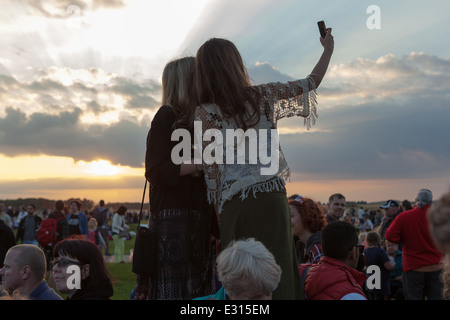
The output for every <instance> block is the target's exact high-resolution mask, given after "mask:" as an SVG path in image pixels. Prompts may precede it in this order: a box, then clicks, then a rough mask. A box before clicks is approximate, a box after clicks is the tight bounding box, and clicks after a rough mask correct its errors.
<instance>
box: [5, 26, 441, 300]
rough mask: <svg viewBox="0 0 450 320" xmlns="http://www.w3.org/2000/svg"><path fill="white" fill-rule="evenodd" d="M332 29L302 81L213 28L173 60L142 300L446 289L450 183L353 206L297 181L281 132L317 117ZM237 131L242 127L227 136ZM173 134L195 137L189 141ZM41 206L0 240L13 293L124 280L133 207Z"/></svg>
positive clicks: (420, 295)
mask: <svg viewBox="0 0 450 320" xmlns="http://www.w3.org/2000/svg"><path fill="white" fill-rule="evenodd" d="M331 31H332V30H331V29H330V28H329V29H327V32H326V35H325V36H324V37H321V38H320V43H321V45H322V46H323V52H322V54H321V55H320V57H319V59H318V61H317V63H316V65H315V66H314V68H313V69H312V71H311V73H310V74H309V75H308V76H307V77H306V78H305V79H300V80H297V81H289V82H285V83H280V82H277V83H267V84H261V85H256V86H253V85H251V83H250V79H249V76H248V73H247V70H246V68H245V66H244V63H243V60H242V57H241V55H240V53H239V51H238V50H237V48H236V46H235V45H234V44H233V43H232V42H231V41H228V40H225V39H218V38H213V39H210V40H208V41H206V42H205V43H204V44H203V45H202V46H201V47H200V48H199V50H198V52H197V55H196V57H184V58H180V59H176V60H173V61H171V62H169V63H168V64H167V65H166V66H165V68H164V71H163V74H162V104H163V105H162V106H161V107H160V108H159V110H158V111H157V113H156V114H155V116H154V118H153V120H152V123H151V126H150V129H149V132H148V136H147V145H146V158H145V177H146V179H147V180H148V182H149V183H150V196H149V199H150V209H151V214H150V216H149V225H148V230H147V231H146V232H148V235H152V237H148V240H146V241H151V243H148V247H149V248H150V247H151V248H153V249H155V252H154V254H153V255H152V256H151V258H150V260H152V261H146V263H148V262H151V263H152V264H153V265H154V266H155V271H154V273H153V274H152V275H151V276H150V277H149V276H148V273H147V272H144V273H143V274H136V276H137V283H136V288H134V290H133V293H132V295H133V297H134V299H151V300H191V299H207V300H210V299H216V300H227V299H229V300H236V299H239V300H259V299H274V300H301V299H307V300H388V299H396V300H400V299H408V300H423V299H429V300H434V299H436V300H438V299H443V298H446V299H447V298H449V294H448V292H449V288H448V285H449V280H448V278H449V277H448V272H449V270H448V265H445V263H444V261H445V260H446V258H445V257H446V256H448V254H449V246H450V230H449V228H450V217H449V214H448V212H449V211H450V209H449V207H450V204H449V196H448V195H446V196H444V197H443V198H442V199H440V201H438V202H437V204H436V205H433V203H432V200H433V199H432V193H431V191H430V190H427V189H421V190H419V192H418V194H417V196H416V199H415V203H414V206H411V207H408V203H407V202H405V203H402V204H401V205H400V204H399V202H398V201H395V200H388V201H386V203H384V204H383V205H381V206H380V207H379V208H377V209H376V210H375V211H371V212H368V211H367V212H366V211H365V210H364V209H363V208H362V207H360V208H359V209H358V210H356V209H355V208H353V207H351V208H350V209H349V210H348V212H347V202H346V197H345V196H344V195H343V194H341V193H335V194H333V195H331V196H330V197H329V199H328V202H327V204H326V205H325V206H323V205H321V204H320V203H319V202H317V201H316V200H314V199H310V198H307V197H304V196H301V195H292V196H290V197H288V196H287V194H286V187H285V183H286V179H287V178H288V177H289V174H290V169H289V166H288V164H287V162H286V159H285V157H284V155H283V152H282V150H281V147H280V146H279V143H278V137H277V135H274V131H276V130H275V129H276V128H277V123H278V121H279V120H281V119H283V118H287V117H292V116H300V117H303V118H304V121H305V124H306V125H307V127H308V128H309V127H310V126H312V125H313V124H314V122H315V118H316V116H317V113H316V107H317V99H316V89H317V88H318V87H319V85H320V84H321V82H322V80H323V78H324V76H325V73H326V70H327V68H328V65H329V62H330V59H331V56H332V54H333V50H334V39H333V36H332V34H331ZM199 129H200V130H199ZM250 129H252V130H253V131H251V132H250V131H249V130H250ZM199 131H200V132H199ZM230 131H232V132H234V134H236V135H235V136H233V137H232V139H230V140H229V139H228V137H227V136H226V135H227V134H229V132H230ZM236 132H238V133H239V132H246V136H244V137H242V136H239V134H238V133H236ZM247 134H248V135H247ZM252 134H254V136H252ZM174 135H175V136H176V137H178V138H184V137H186V136H188V137H189V138H188V141H184V140H182V141H181V142H179V141H177V140H176V138H175V139H174ZM223 136H226V138H227V139H226V143H223V140H222V144H221V143H220V139H221V138H223ZM213 137H214V143H212V144H210V142H211V140H213V139H212V138H213ZM235 138H237V141H238V142H237V144H235V142H236V140H235ZM241 138H242V139H241ZM247 138H248V139H253V138H254V139H255V140H254V141H253V142H254V145H257V146H264V147H265V148H266V149H267V153H266V155H265V156H264V155H263V152H259V157H256V158H257V159H256V160H255V157H253V155H252V154H251V153H252V152H256V149H255V148H254V146H253V145H251V144H250V145H249V146H248V148H245V146H244V148H242V144H243V143H242V142H243V141H246V139H247ZM231 140H232V142H231V143H230V141H231ZM244 145H245V143H244ZM230 146H231V147H230ZM202 150H204V152H202ZM177 152H178V154H177ZM267 154H269V155H271V157H270V159H269V160H270V161H267ZM174 155H175V156H176V157H174ZM175 158H176V159H181V160H180V161H178V160H174V159H175ZM230 159H231V160H232V161H231V162H230ZM236 160H237V161H236ZM271 162H272V163H271ZM34 209H35V208H33V206H30V207H29V214H28V215H27V216H26V217H22V218H21V221H20V222H19V224H18V226H17V227H18V232H17V236H18V239H17V240H19V241H21V242H22V243H21V244H18V245H17V244H16V245H14V244H13V245H12V246H9V247H8V248H2V251H3V252H4V253H3V254H4V257H3V259H4V262H3V266H2V268H1V270H0V277H1V278H2V286H3V289H4V291H3V292H5V290H6V292H7V295H8V293H9V296H11V295H12V296H14V295H15V296H16V297H17V298H18V297H23V298H25V299H61V297H60V296H59V295H58V294H57V293H56V291H55V290H57V291H58V292H61V293H65V294H66V295H67V299H70V300H76V299H110V298H111V297H112V295H113V293H114V287H113V284H112V281H111V277H110V275H109V273H108V270H107V268H106V266H105V258H104V255H105V256H108V255H111V252H110V249H109V240H110V239H109V236H110V235H111V238H112V241H113V242H114V258H115V262H117V263H120V262H122V259H123V241H124V238H125V237H126V235H127V234H128V233H129V226H128V225H127V220H126V218H125V216H126V212H127V208H126V207H123V206H122V207H120V208H118V210H117V211H116V212H115V213H114V215H112V213H111V212H109V211H108V210H107V209H105V208H104V201H101V202H100V204H99V207H98V208H97V209H96V210H95V211H94V212H93V213H92V217H88V216H87V215H86V214H85V213H83V212H82V211H81V206H80V203H79V201H76V200H73V201H70V203H68V204H67V206H65V204H64V203H63V202H62V201H57V202H56V204H55V210H54V211H53V212H51V213H50V214H49V216H48V217H47V218H46V219H39V218H37V217H36V216H35V215H34V214H33V212H34ZM383 210H384V213H383ZM1 212H2V213H1V216H0V218H1V219H0V230H2V240H1V241H0V244H1V245H2V246H3V245H4V244H6V243H11V242H14V241H15V240H16V239H14V236H13V238H11V232H9V231H6V232H4V231H5V230H6V229H10V227H11V226H13V224H12V222H11V221H8V220H7V219H6V218H4V217H5V216H4V214H3V210H2V211H1ZM22 220H23V222H22ZM44 226H45V228H48V229H46V230H48V232H47V233H43V232H42V230H43V229H44ZM51 227H53V228H56V230H57V231H56V235H57V237H56V238H55V239H53V238H52V237H51V236H50V235H51V234H52V233H51V231H50V230H51ZM142 230H145V229H142ZM8 237H9V240H3V239H7V238H8ZM33 237H34V238H33ZM11 240H12V241H11ZM8 241H9V242H8ZM36 244H37V245H36ZM153 249H152V250H153ZM149 250H150V249H149ZM103 252H104V255H103ZM447 259H448V258H447ZM136 261H142V259H137V260H136ZM146 265H147V264H146ZM138 269H139V270H142V268H137V270H138ZM74 270H75V271H74ZM46 272H50V273H51V275H52V281H53V282H54V288H52V287H50V286H49V285H48V284H47V283H46V280H45V279H44V276H45V274H46ZM71 272H75V273H71ZM77 272H78V273H77ZM74 274H75V275H77V277H78V278H77V277H72V276H73V275H74ZM19 275H20V276H19Z"/></svg>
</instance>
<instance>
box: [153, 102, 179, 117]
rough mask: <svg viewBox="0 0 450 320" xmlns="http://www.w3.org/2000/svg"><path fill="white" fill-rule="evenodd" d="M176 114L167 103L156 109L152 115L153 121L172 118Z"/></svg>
mask: <svg viewBox="0 0 450 320" xmlns="http://www.w3.org/2000/svg"><path fill="white" fill-rule="evenodd" d="M175 116H176V114H175V110H174V109H173V108H172V107H171V106H168V105H163V106H161V107H160V108H159V109H158V111H157V112H156V114H155V116H154V117H153V121H165V120H168V119H170V120H172V119H174V118H175Z"/></svg>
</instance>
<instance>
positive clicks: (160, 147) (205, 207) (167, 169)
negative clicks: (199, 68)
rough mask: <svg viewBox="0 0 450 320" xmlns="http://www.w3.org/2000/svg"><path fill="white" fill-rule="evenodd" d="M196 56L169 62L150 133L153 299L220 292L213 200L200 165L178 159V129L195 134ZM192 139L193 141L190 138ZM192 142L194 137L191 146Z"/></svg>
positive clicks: (147, 172) (147, 162)
mask: <svg viewBox="0 0 450 320" xmlns="http://www.w3.org/2000/svg"><path fill="white" fill-rule="evenodd" d="M194 65H195V58H193V57H185V58H181V59H177V60H174V61H171V62H169V63H168V64H167V65H166V67H165V68H164V71H163V75H162V103H163V106H162V107H160V108H159V110H158V112H157V113H156V115H155V117H154V118H153V121H152V123H151V127H150V130H149V133H148V136H147V151H146V158H145V177H146V178H147V180H148V181H149V182H150V209H151V216H150V221H149V228H150V229H151V230H156V234H157V248H158V252H157V256H156V257H155V259H156V261H155V265H156V275H155V276H153V277H152V278H151V286H150V287H151V292H150V295H149V298H150V299H152V300H190V299H193V298H195V297H199V296H204V295H207V294H211V293H213V292H215V291H216V288H215V279H214V261H215V257H216V256H215V242H214V241H213V240H212V239H213V237H211V235H214V237H216V238H218V237H219V234H218V226H217V220H216V216H215V213H214V208H213V207H212V206H211V205H209V204H208V201H207V199H206V189H205V186H204V181H203V179H202V178H201V176H199V175H200V174H201V170H202V168H201V165H196V164H194V163H184V162H182V163H180V164H178V163H176V162H175V161H174V160H173V159H172V150H173V149H174V147H175V146H176V145H177V144H178V143H179V141H172V133H173V132H174V130H177V129H180V130H187V132H189V133H190V134H191V137H193V115H194V109H195V106H196V105H195V102H194V99H193V90H192V79H193V73H194ZM188 143H189V141H188ZM192 144H193V141H190V145H192Z"/></svg>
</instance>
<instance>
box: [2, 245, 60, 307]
mask: <svg viewBox="0 0 450 320" xmlns="http://www.w3.org/2000/svg"><path fill="white" fill-rule="evenodd" d="M46 270H47V263H46V259H45V254H44V252H43V251H42V249H41V248H39V247H38V246H35V245H33V244H19V245H16V246H13V247H11V248H10V249H9V250H8V252H7V253H6V256H5V261H4V265H3V268H2V269H1V270H0V277H1V278H2V286H3V287H4V288H5V289H6V290H8V292H9V293H10V294H14V293H19V294H20V296H22V297H26V298H28V299H31V300H62V298H61V296H59V295H58V294H57V293H56V292H55V291H54V290H53V289H52V288H50V287H49V286H48V285H47V282H46V281H45V272H46Z"/></svg>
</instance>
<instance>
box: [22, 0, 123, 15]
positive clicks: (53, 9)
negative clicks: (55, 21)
mask: <svg viewBox="0 0 450 320" xmlns="http://www.w3.org/2000/svg"><path fill="white" fill-rule="evenodd" d="M22 2H23V3H26V4H27V5H28V6H29V7H30V8H31V9H32V10H33V12H35V13H38V14H41V15H43V16H45V17H48V18H66V17H67V16H68V15H69V14H78V13H80V12H79V11H81V10H83V11H84V10H98V9H120V8H122V7H124V6H125V5H126V3H125V1H122V0H23V1H22ZM80 14H81V13H80Z"/></svg>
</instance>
